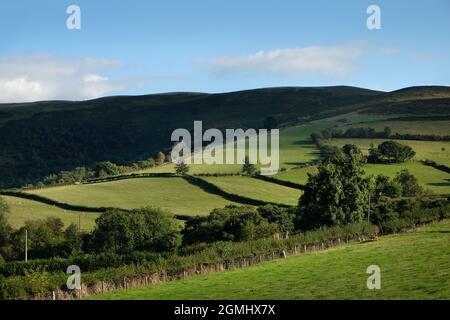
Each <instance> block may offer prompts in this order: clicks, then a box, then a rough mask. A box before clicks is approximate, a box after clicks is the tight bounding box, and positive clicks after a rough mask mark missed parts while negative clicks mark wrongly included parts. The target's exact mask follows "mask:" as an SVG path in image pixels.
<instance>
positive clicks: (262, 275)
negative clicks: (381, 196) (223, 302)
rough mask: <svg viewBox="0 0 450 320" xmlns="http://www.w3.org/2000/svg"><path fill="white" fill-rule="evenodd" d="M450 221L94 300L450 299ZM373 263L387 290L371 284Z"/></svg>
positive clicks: (114, 293) (116, 293) (382, 285)
mask: <svg viewBox="0 0 450 320" xmlns="http://www.w3.org/2000/svg"><path fill="white" fill-rule="evenodd" d="M449 243H450V222H449V221H446V222H441V223H435V224H432V225H428V226H425V227H422V228H420V229H419V230H418V231H416V232H411V233H404V234H398V235H391V236H386V237H382V238H381V239H380V240H378V241H376V242H368V243H351V244H349V245H345V246H343V247H340V248H335V249H330V250H326V251H322V252H315V253H307V254H301V255H299V256H293V257H289V258H287V259H280V260H275V261H270V262H264V263H261V264H259V265H256V266H253V267H249V268H247V269H237V270H232V271H225V272H221V273H213V274H209V275H204V276H196V277H194V278H190V279H186V280H177V281H173V282H169V283H165V284H158V285H154V286H150V287H144V288H138V289H129V290H120V291H116V292H113V293H109V294H105V295H103V296H96V297H92V298H93V299H249V300H252V299H449V298H450V282H449V281H450V280H449V279H450V268H448V262H449V261H450V246H449V245H448V244H449ZM370 265H378V266H379V267H380V268H381V289H380V290H368V289H367V286H366V282H367V278H368V276H369V275H368V274H366V269H367V267H368V266H370Z"/></svg>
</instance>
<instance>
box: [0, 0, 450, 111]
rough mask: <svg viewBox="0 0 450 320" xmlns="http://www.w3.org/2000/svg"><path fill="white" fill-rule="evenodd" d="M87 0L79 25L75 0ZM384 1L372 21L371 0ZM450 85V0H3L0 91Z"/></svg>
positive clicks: (44, 96)
mask: <svg viewBox="0 0 450 320" xmlns="http://www.w3.org/2000/svg"><path fill="white" fill-rule="evenodd" d="M72 4H76V5H78V6H79V7H80V9H81V29H80V30H69V29H68V28H67V27H66V20H67V18H68V17H69V14H67V13H66V10H67V7H69V6H70V5H72ZM371 4H376V5H378V6H379V7H380V9H381V29H380V30H369V29H368V28H367V26H366V20H367V17H368V16H369V15H368V14H367V12H366V10H367V7H368V6H369V5H371ZM429 84H437V85H450V1H448V0H428V1H425V0H417V1H404V0H396V1H365V0H345V1H344V0H342V1H330V0H315V1H301V0H258V1H255V0H245V1H242V0H240V1H237V0H227V1H225V0H178V1H173V0H165V1H156V0H148V1H147V0H146V1H144V0H142V1H138V0H130V1H118V0H109V1H100V0H96V1H92V0H89V1H88V0H72V1H64V0H40V1H25V0H15V1H2V4H1V5H0V102H19V101H36V100H48V99H69V100H83V99H90V98H95V97H100V96H106V95H117V94H148V93H156V92H169V91H201V92H225V91H233V90H242V89H250V88H258V87H269V86H328V85H353V86H359V87H366V88H372V89H378V90H386V91H390V90H395V89H399V88H402V87H406V86H412V85H429Z"/></svg>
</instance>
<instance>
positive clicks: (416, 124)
mask: <svg viewBox="0 0 450 320" xmlns="http://www.w3.org/2000/svg"><path fill="white" fill-rule="evenodd" d="M349 127H354V128H367V127H370V128H374V129H375V130H376V131H383V129H384V128H385V127H390V128H391V129H392V133H400V134H408V133H409V134H423V135H432V134H435V135H440V136H445V135H450V120H436V121H430V120H422V121H411V120H407V119H406V118H405V120H404V121H403V120H402V121H398V120H392V121H383V120H382V121H379V120H375V121H371V122H367V123H354V124H351V125H349V126H343V127H342V130H346V129H347V128H349Z"/></svg>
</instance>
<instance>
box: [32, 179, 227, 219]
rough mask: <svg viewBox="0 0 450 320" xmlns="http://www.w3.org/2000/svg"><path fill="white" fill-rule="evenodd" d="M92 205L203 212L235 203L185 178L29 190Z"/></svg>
mask: <svg viewBox="0 0 450 320" xmlns="http://www.w3.org/2000/svg"><path fill="white" fill-rule="evenodd" d="M29 192H30V193H34V194H39V195H42V196H45V197H47V198H50V199H54V200H57V201H61V202H65V203H70V204H77V205H84V206H90V207H117V208H124V209H132V208H138V207H143V206H153V207H159V208H163V209H166V210H168V211H170V212H172V213H176V214H186V215H203V214H208V213H209V212H210V211H211V210H212V209H214V208H220V207H224V206H225V205H228V204H232V203H233V202H231V201H227V200H225V199H223V198H222V197H220V196H216V195H214V194H210V193H207V192H205V191H203V190H202V189H200V188H199V187H197V186H194V185H192V184H190V183H188V182H187V181H185V180H184V179H182V178H138V179H126V180H119V181H112V182H104V183H95V184H85V185H71V186H61V187H52V188H45V189H38V190H33V191H29Z"/></svg>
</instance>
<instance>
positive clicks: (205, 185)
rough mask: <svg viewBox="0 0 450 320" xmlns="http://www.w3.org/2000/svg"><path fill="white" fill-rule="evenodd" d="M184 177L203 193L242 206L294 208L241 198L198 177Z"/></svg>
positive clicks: (282, 204)
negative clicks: (269, 205)
mask: <svg viewBox="0 0 450 320" xmlns="http://www.w3.org/2000/svg"><path fill="white" fill-rule="evenodd" d="M182 177H183V178H184V179H185V180H186V181H187V182H189V183H191V184H193V185H195V186H197V187H199V188H201V189H202V190H203V191H205V192H208V193H211V194H215V195H218V196H221V197H222V198H224V199H226V200H229V201H233V202H238V203H241V204H247V205H252V206H265V205H268V204H271V205H276V206H279V207H283V208H291V207H292V206H290V205H287V204H284V203H276V202H269V201H263V200H257V199H253V198H249V197H245V196H240V195H237V194H234V193H229V192H226V191H224V190H223V189H221V188H220V187H218V186H216V185H215V184H213V183H211V182H209V181H206V180H204V179H202V178H199V177H198V176H196V177H194V176H191V175H184V176H182Z"/></svg>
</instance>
